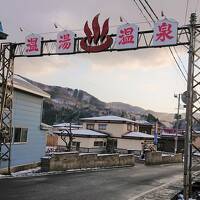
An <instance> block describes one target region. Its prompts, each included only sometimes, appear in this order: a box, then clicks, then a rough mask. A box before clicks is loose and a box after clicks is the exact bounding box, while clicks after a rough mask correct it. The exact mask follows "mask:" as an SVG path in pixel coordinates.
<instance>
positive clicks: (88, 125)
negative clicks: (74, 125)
mask: <svg viewBox="0 0 200 200" xmlns="http://www.w3.org/2000/svg"><path fill="white" fill-rule="evenodd" d="M86 128H87V129H92V130H94V124H87V125H86Z"/></svg>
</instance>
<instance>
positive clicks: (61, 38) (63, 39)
mask: <svg viewBox="0 0 200 200" xmlns="http://www.w3.org/2000/svg"><path fill="white" fill-rule="evenodd" d="M74 37H75V34H74V33H73V32H71V31H67V30H65V31H62V32H59V33H58V35H57V47H56V52H57V53H59V54H63V53H73V52H74Z"/></svg>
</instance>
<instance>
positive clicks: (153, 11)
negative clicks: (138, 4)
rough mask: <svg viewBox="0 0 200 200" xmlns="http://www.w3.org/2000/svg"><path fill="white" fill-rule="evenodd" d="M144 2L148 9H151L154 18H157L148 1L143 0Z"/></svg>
mask: <svg viewBox="0 0 200 200" xmlns="http://www.w3.org/2000/svg"><path fill="white" fill-rule="evenodd" d="M144 1H145V2H146V4H147V5H148V7H149V9H150V10H151V12H152V13H153V15H154V16H155V18H156V19H157V20H158V16H157V15H156V13H155V12H154V10H153V9H152V7H151V6H150V4H149V3H148V1H147V0H144Z"/></svg>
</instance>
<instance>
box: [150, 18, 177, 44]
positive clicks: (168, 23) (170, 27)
mask: <svg viewBox="0 0 200 200" xmlns="http://www.w3.org/2000/svg"><path fill="white" fill-rule="evenodd" d="M177 32H178V22H176V21H175V20H173V19H170V20H168V19H164V20H160V21H158V22H156V23H155V24H154V32H153V46H163V45H173V44H176V43H177Z"/></svg>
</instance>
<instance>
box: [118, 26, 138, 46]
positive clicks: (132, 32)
mask: <svg viewBox="0 0 200 200" xmlns="http://www.w3.org/2000/svg"><path fill="white" fill-rule="evenodd" d="M138 30H139V28H138V26H137V25H135V24H124V25H121V26H119V27H118V29H117V36H116V40H115V48H116V49H130V48H137V46H138Z"/></svg>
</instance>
